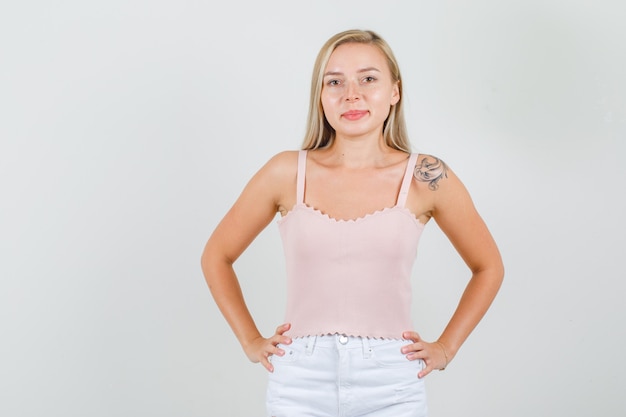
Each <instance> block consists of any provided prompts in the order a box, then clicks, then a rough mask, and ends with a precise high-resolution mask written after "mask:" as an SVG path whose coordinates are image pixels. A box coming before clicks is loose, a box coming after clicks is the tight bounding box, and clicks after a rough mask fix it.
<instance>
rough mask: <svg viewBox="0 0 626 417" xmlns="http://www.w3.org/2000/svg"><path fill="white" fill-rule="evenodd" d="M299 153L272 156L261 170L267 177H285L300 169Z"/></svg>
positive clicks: (280, 153)
mask: <svg viewBox="0 0 626 417" xmlns="http://www.w3.org/2000/svg"><path fill="white" fill-rule="evenodd" d="M298 153H299V152H298V151H282V152H279V153H277V154H275V155H274V156H272V157H271V158H270V159H269V160H268V161H267V162H266V163H265V165H264V166H263V168H261V172H263V173H265V174H266V175H270V176H276V177H277V178H281V177H284V176H285V175H289V174H290V173H295V172H296V171H297V169H298Z"/></svg>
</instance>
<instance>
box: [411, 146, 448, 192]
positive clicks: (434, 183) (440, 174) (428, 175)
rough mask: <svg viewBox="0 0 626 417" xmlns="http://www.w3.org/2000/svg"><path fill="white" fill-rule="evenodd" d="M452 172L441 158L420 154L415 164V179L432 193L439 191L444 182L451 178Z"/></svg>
mask: <svg viewBox="0 0 626 417" xmlns="http://www.w3.org/2000/svg"><path fill="white" fill-rule="evenodd" d="M450 174H451V172H450V169H449V168H448V165H446V163H445V162H444V161H443V160H441V159H440V158H438V157H436V156H433V155H428V154H420V155H419V156H418V158H417V162H416V163H415V169H414V170H413V178H414V179H415V180H416V181H417V182H420V183H424V184H426V185H427V186H428V188H429V189H430V190H432V191H436V190H438V189H439V186H440V185H441V183H442V182H445V180H446V179H448V178H449V176H450Z"/></svg>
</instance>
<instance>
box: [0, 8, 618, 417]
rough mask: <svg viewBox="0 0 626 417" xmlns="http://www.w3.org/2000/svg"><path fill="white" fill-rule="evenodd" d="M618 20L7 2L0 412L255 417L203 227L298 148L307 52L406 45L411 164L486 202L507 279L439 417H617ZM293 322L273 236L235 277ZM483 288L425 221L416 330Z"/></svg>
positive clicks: (257, 379) (403, 60)
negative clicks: (446, 169)
mask: <svg viewBox="0 0 626 417" xmlns="http://www.w3.org/2000/svg"><path fill="white" fill-rule="evenodd" d="M624 8H625V6H623V5H622V2H620V1H617V0H616V1H609V0H600V1H597V2H594V3H591V2H585V1H566V0H542V1H538V0H535V1H533V0H529V1H499V0H482V1H474V2H462V1H457V2H453V1H438V2H433V1H411V2H409V1H404V2H403V1H385V2H380V1H369V0H362V1H329V0H324V1H315V2H296V1H263V2H252V1H250V2H220V3H217V2H200V1H146V0H137V1H119V0H111V1H108V2H85V1H82V2H81V1H61V2H44V1H20V2H12V3H9V2H4V3H3V4H2V5H1V6H0V138H1V142H0V193H1V195H0V201H1V203H0V245H1V246H0V256H1V259H0V329H1V333H0V415H2V416H20V417H21V416H28V417H31V416H33V417H34V416H42V415H45V416H51V417H52V416H63V417H71V416H77V417H78V416H80V417H84V416H92V417H97V416H102V417H105V416H106V417H110V416H151V417H161V416H172V417H174V416H176V417H180V416H185V417H192V416H241V417H250V416H261V415H264V414H263V413H264V395H265V392H264V390H265V381H266V375H265V371H264V370H263V369H262V367H261V366H260V365H255V364H251V363H249V362H248V360H247V359H246V357H245V355H244V354H243V352H242V350H241V348H240V347H239V345H238V343H237V341H236V340H235V337H234V336H233V334H232V332H231V331H230V329H229V328H228V326H227V325H226V323H225V321H224V319H223V318H222V316H221V315H220V313H219V311H218V310H217V308H216V306H215V304H214V302H213V300H212V298H211V296H210V293H209V291H208V288H207V286H206V283H205V282H204V279H203V276H202V273H201V270H200V254H201V252H202V249H203V247H204V243H205V242H206V240H207V238H208V237H209V235H210V233H211V231H212V230H213V228H214V227H215V226H216V224H217V223H218V222H219V220H220V219H221V217H222V216H223V215H224V214H225V212H226V210H228V208H229V207H230V205H231V204H232V203H233V202H234V200H235V199H236V198H237V196H238V194H239V193H240V191H241V189H242V188H243V186H244V185H245V183H246V182H247V181H248V179H249V178H250V177H251V175H253V173H254V172H256V170H258V169H259V168H260V167H261V166H262V165H263V164H264V163H265V162H266V161H267V159H269V158H270V157H271V156H272V155H274V154H275V153H277V152H279V151H282V150H285V149H297V148H298V147H299V145H300V143H301V140H302V137H303V133H304V125H305V119H306V112H307V105H308V92H309V82H310V75H311V70H312V66H313V61H314V59H315V55H316V54H317V52H318V50H319V48H320V47H321V45H322V44H323V43H324V42H325V41H326V39H327V38H328V37H330V36H331V35H332V34H334V33H336V32H338V31H341V30H345V29H349V28H365V29H373V30H375V31H377V32H379V33H380V34H381V35H382V36H383V37H384V38H386V39H387V41H388V42H389V43H390V44H391V46H392V48H393V49H394V51H395V53H396V56H397V58H398V60H399V62H400V65H401V70H402V72H403V76H404V87H405V100H406V103H407V109H406V110H407V118H408V121H409V129H410V133H411V137H412V142H413V145H414V148H415V150H416V151H420V152H427V153H430V154H433V155H436V156H438V157H440V158H442V159H443V160H444V161H446V162H447V163H448V164H449V165H450V166H451V168H452V169H453V170H454V171H455V172H456V173H457V174H458V175H459V176H460V178H461V179H462V180H463V182H464V183H465V185H466V186H467V187H468V189H469V190H470V193H471V194H472V196H473V198H474V201H475V204H476V206H477V207H478V209H479V211H480V213H481V214H482V216H483V217H484V219H485V221H486V222H487V224H488V226H489V227H490V229H491V231H492V233H493V235H494V237H495V238H496V241H497V242H498V244H499V246H500V249H501V252H502V255H503V258H504V261H505V266H506V277H505V282H504V286H503V287H502V290H501V292H500V294H499V296H498V298H497V299H496V301H495V303H494V304H493V307H492V309H491V310H490V311H489V312H488V314H487V316H486V317H485V318H484V320H483V321H482V322H481V324H480V325H479V327H478V328H477V329H476V331H475V332H474V333H473V334H472V335H471V337H470V338H469V339H468V341H467V343H466V344H465V345H464V346H463V348H462V350H461V351H460V352H459V354H458V356H457V358H456V360H455V361H454V362H453V363H452V364H451V365H450V366H449V368H448V369H447V370H446V371H445V372H436V373H433V374H431V375H430V376H429V377H428V379H427V384H428V385H427V387H428V392H429V401H430V409H431V416H432V417H443V416H460V415H463V416H476V417H478V416H480V417H502V416H507V417H526V416H529V415H532V416H568V417H588V416H607V417H609V416H623V415H625V414H626V400H625V398H624V395H623V393H622V391H623V388H624V387H625V386H626V376H625V375H626V374H625V372H626V366H625V365H626V360H625V359H624V355H623V354H622V352H621V347H622V346H623V345H624V343H625V342H626V328H625V326H624V319H625V318H626V309H625V307H624V289H625V287H626V286H625V284H624V279H625V278H626V268H625V267H624V255H625V250H624V248H625V247H626V239H625V237H624V236H625V231H626V230H625V227H624V220H623V217H622V216H623V213H624V211H625V209H626V204H625V203H624V197H623V196H624V189H625V187H624V185H625V182H626V181H625V180H626V169H625V164H624V162H623V158H624V156H625V155H626V152H625V151H626V145H625V144H626V99H625V97H626V79H625V77H624V74H626V48H625V47H624V39H626V28H625V27H624V26H623V22H624V18H625V17H626V14H625V12H624ZM236 270H237V272H238V274H239V277H240V281H241V284H242V287H243V290H244V293H245V295H246V297H247V300H248V303H249V307H250V309H251V310H252V312H253V314H254V316H255V318H256V320H257V322H258V325H259V327H260V329H261V330H262V331H263V332H264V333H266V334H271V332H272V331H273V329H274V328H275V327H276V326H277V325H278V324H280V323H281V322H282V319H283V313H284V303H285V291H284V280H285V273H284V262H283V259H282V247H281V242H280V240H279V236H278V231H277V228H276V225H275V224H271V225H270V226H269V227H268V228H267V229H266V230H265V231H264V232H263V233H262V234H261V235H260V236H259V237H258V239H257V240H256V241H255V242H254V243H253V244H252V246H251V247H250V248H249V250H248V251H247V252H246V253H245V254H244V255H243V256H242V258H241V259H240V260H239V261H238V262H237V264H236ZM468 278H469V273H468V270H467V268H466V267H465V266H464V265H463V263H462V262H461V260H460V259H459V257H458V255H457V254H456V253H455V251H454V250H453V248H452V247H451V245H450V244H449V243H448V241H447V240H446V239H445V237H444V236H443V235H442V233H441V232H440V231H439V229H438V228H437V225H436V224H435V223H434V222H431V223H430V224H429V225H428V226H427V228H426V231H425V233H424V235H423V238H422V241H421V243H420V248H419V254H418V261H417V263H416V266H415V273H414V285H415V286H414V300H415V305H414V321H415V323H416V326H417V329H418V331H420V333H421V334H422V336H423V337H425V338H427V339H435V338H436V337H438V335H439V333H440V332H441V331H442V329H443V327H444V326H445V324H446V322H447V320H448V319H449V317H450V315H451V314H452V312H453V309H454V307H455V305H456V303H457V301H458V298H459V296H460V293H461V292H462V290H463V288H464V285H465V283H466V282H467V279H468Z"/></svg>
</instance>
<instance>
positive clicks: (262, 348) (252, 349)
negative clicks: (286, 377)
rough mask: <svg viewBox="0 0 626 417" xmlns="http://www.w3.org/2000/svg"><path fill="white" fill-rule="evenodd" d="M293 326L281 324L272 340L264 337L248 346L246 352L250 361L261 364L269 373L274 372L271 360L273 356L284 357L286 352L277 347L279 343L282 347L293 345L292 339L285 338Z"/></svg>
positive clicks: (245, 348) (258, 338) (245, 347)
mask: <svg viewBox="0 0 626 417" xmlns="http://www.w3.org/2000/svg"><path fill="white" fill-rule="evenodd" d="M290 327H291V324H289V323H285V324H281V325H280V326H278V327H277V328H276V332H275V333H274V335H273V336H272V337H270V338H267V339H266V338H264V337H262V336H259V337H257V338H256V339H254V340H252V341H251V342H250V343H248V345H246V346H244V348H243V349H244V352H245V353H246V356H248V359H250V360H251V361H252V362H254V363H259V362H261V365H263V366H264V367H265V369H267V370H268V371H269V372H274V367H273V366H272V363H271V362H270V360H269V358H270V356H272V355H277V356H283V355H284V354H285V351H284V350H282V349H281V348H279V347H277V346H276V345H278V344H279V343H280V344H282V345H288V344H290V343H291V338H290V337H288V336H285V335H284V333H285V332H286V331H287V330H289V328H290Z"/></svg>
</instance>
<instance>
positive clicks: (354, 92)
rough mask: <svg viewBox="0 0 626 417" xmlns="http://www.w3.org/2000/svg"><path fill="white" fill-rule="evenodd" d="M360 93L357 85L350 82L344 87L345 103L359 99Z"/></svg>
mask: <svg viewBox="0 0 626 417" xmlns="http://www.w3.org/2000/svg"><path fill="white" fill-rule="evenodd" d="M360 95H361V92H360V89H359V85H358V83H356V82H354V81H350V82H348V83H347V86H346V101H355V100H358V99H359V98H360Z"/></svg>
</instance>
